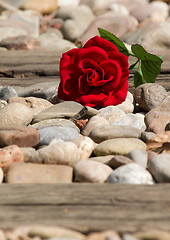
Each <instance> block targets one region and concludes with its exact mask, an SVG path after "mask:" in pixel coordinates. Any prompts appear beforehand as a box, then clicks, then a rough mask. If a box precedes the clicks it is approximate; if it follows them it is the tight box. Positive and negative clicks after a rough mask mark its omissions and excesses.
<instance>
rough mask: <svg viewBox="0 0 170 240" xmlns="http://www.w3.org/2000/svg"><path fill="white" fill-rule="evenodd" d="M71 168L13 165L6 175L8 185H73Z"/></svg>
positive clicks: (31, 164)
mask: <svg viewBox="0 0 170 240" xmlns="http://www.w3.org/2000/svg"><path fill="white" fill-rule="evenodd" d="M72 177H73V169H72V167H70V166H61V165H45V164H35V163H13V164H11V165H10V166H9V167H8V170H7V173H6V181H7V183H71V182H72Z"/></svg>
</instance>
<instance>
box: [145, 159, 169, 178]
mask: <svg viewBox="0 0 170 240" xmlns="http://www.w3.org/2000/svg"><path fill="white" fill-rule="evenodd" d="M148 170H149V171H150V173H151V174H152V175H153V177H154V178H155V179H156V181H157V182H158V183H165V182H166V183H167V182H170V155H169V154H159V155H157V156H155V157H153V158H152V159H151V160H150V161H149V164H148Z"/></svg>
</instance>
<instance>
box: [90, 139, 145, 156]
mask: <svg viewBox="0 0 170 240" xmlns="http://www.w3.org/2000/svg"><path fill="white" fill-rule="evenodd" d="M135 149H140V150H144V151H145V150H146V144H145V143H144V142H142V141H141V140H139V139H136V138H114V139H109V140H105V141H103V142H101V143H99V145H98V146H97V147H96V148H95V149H94V154H95V155H96V156H105V155H114V154H115V155H127V154H128V153H129V152H131V151H133V150H135Z"/></svg>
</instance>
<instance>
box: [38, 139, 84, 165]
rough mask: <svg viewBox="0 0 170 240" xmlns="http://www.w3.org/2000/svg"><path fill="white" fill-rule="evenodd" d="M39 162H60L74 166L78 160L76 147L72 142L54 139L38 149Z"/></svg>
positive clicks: (78, 154) (78, 155)
mask: <svg viewBox="0 0 170 240" xmlns="http://www.w3.org/2000/svg"><path fill="white" fill-rule="evenodd" d="M37 152H38V154H39V159H40V160H39V162H41V163H45V164H60V165H69V166H74V165H75V164H76V163H77V162H78V161H79V160H80V153H79V150H78V147H77V145H76V144H75V143H73V142H64V141H62V140H61V139H54V140H53V141H51V143H50V145H49V146H47V147H43V148H40V149H39V150H38V151H37Z"/></svg>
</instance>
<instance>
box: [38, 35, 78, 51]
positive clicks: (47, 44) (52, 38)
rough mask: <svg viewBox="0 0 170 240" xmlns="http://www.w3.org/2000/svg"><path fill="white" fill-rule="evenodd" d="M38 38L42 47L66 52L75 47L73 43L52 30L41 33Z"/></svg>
mask: <svg viewBox="0 0 170 240" xmlns="http://www.w3.org/2000/svg"><path fill="white" fill-rule="evenodd" d="M38 39H39V41H40V46H41V47H42V48H43V49H48V50H53V51H61V52H66V51H69V50H71V49H73V48H77V47H76V45H75V44H74V43H72V42H70V41H67V40H65V39H62V38H60V37H58V36H57V34H55V33H54V32H52V33H49V32H48V33H43V34H41V36H40V37H39V38H38Z"/></svg>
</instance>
